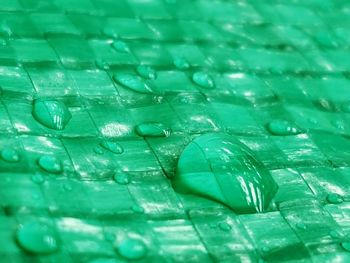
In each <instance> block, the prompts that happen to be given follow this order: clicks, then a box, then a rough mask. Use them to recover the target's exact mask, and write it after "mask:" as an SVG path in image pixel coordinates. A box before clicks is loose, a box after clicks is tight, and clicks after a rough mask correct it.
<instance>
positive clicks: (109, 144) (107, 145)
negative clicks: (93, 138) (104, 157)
mask: <svg viewBox="0 0 350 263" xmlns="http://www.w3.org/2000/svg"><path fill="white" fill-rule="evenodd" d="M100 145H101V147H103V148H104V149H106V150H108V151H110V152H112V153H115V154H121V153H123V151H124V149H123V147H122V146H121V145H120V144H119V143H116V142H113V141H103V142H101V143H100Z"/></svg>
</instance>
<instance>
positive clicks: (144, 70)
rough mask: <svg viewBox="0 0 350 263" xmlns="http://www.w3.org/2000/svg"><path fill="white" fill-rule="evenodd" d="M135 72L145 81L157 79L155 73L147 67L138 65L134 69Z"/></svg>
mask: <svg viewBox="0 0 350 263" xmlns="http://www.w3.org/2000/svg"><path fill="white" fill-rule="evenodd" d="M136 72H137V73H138V74H139V75H140V76H141V77H143V78H145V79H152V80H154V79H156V78H157V72H156V71H155V70H154V69H153V68H151V67H150V66H147V65H139V66H138V67H137V68H136Z"/></svg>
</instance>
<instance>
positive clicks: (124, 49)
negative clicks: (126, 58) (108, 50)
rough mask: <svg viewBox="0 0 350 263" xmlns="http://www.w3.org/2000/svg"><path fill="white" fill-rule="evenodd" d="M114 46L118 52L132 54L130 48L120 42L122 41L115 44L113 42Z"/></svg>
mask: <svg viewBox="0 0 350 263" xmlns="http://www.w3.org/2000/svg"><path fill="white" fill-rule="evenodd" d="M112 46H113V48H114V49H115V50H117V51H118V52H121V53H129V52H130V48H129V46H128V45H127V44H126V43H125V42H124V41H120V40H118V41H115V42H113V44H112Z"/></svg>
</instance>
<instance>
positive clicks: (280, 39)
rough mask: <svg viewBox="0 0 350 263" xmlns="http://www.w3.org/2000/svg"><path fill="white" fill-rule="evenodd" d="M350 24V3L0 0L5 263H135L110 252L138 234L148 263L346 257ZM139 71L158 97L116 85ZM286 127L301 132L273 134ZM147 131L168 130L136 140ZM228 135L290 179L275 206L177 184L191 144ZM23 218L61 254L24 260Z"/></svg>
mask: <svg viewBox="0 0 350 263" xmlns="http://www.w3.org/2000/svg"><path fill="white" fill-rule="evenodd" d="M349 24H350V4H349V2H348V1H344V0H339V1H331V0H319V1H317V0H307V1H305V0H304V1H302V0H295V1H287V0H273V1H266V2H264V1H253V0H242V1H226V0H195V1H188V0H50V1H49V0H1V3H0V36H1V37H0V42H1V45H0V86H1V98H0V100H1V104H0V116H1V117H0V124H1V125H0V133H1V136H0V148H1V149H0V150H2V151H3V152H2V153H3V154H2V155H3V156H2V157H3V158H2V159H0V207H1V210H0V256H1V260H0V261H1V262H67V263H68V262H95V263H97V262H104V263H105V262H108V263H114V262H125V261H127V259H125V258H123V257H122V256H121V255H120V253H118V252H117V251H116V249H115V243H118V242H120V240H122V239H123V238H125V237H127V236H136V237H137V238H138V239H140V240H142V242H143V243H144V244H145V246H146V247H147V254H146V255H145V256H144V257H142V258H141V259H140V262H287V261H288V262H349V261H350V252H348V251H347V250H350V244H349V243H347V242H350V240H349V237H348V234H350V206H349V204H348V201H349V200H350V170H349V165H350V151H349V149H350V140H349V138H350V137H349V136H350V114H349V112H350V93H349V92H348V91H349V85H350V80H349V76H350V75H349V72H350V71H349V69H350V53H349V46H350V29H349V26H348V25H349ZM140 64H142V65H148V66H151V67H152V68H153V69H154V70H155V72H156V73H155V74H156V77H155V78H153V77H151V78H150V79H147V80H145V83H146V85H147V86H148V87H149V88H150V90H151V91H150V92H141V93H140V92H135V91H134V90H132V89H128V88H126V87H125V86H123V85H121V84H120V83H119V82H118V81H116V74H121V73H127V74H131V75H132V76H138V74H140V73H138V71H137V68H138V66H139V65H140ZM195 72H206V73H208V74H209V75H210V77H211V78H212V80H213V82H214V83H215V87H214V88H213V89H207V88H205V87H203V86H200V85H196V83H194V81H193V79H192V76H193V74H194V73H195ZM37 99H54V100H57V101H59V102H62V103H63V104H64V105H66V106H67V108H68V109H69V111H70V113H71V119H70V120H69V122H68V123H67V125H66V127H65V128H64V129H61V130H54V129H50V128H47V127H45V126H44V125H42V124H41V123H40V122H38V121H37V120H36V119H35V118H34V117H33V115H32V111H33V103H34V101H35V100H37ZM279 119H282V120H286V121H289V122H290V123H295V125H296V126H298V127H299V128H300V129H302V130H303V132H302V133H299V134H294V135H289V136H276V135H273V134H271V132H270V131H269V130H268V129H267V128H266V127H267V126H266V125H267V124H268V123H270V122H271V121H274V120H279ZM145 122H157V123H161V124H163V125H164V126H166V127H168V128H170V129H171V135H170V136H168V137H141V136H139V135H138V134H137V133H135V126H137V125H139V124H141V123H145ZM219 131H220V132H225V133H228V134H231V135H233V136H234V137H236V138H238V139H239V140H240V141H241V142H242V143H244V144H245V145H247V146H248V147H249V148H250V149H251V150H252V151H253V152H254V154H255V156H256V157H257V158H258V159H259V160H260V161H261V162H262V163H263V164H264V165H265V166H266V167H267V168H268V170H270V172H271V174H272V176H273V178H274V180H275V181H276V182H277V184H278V185H279V190H278V193H277V195H276V196H275V198H274V201H273V203H272V204H271V206H270V207H269V209H268V211H266V212H265V213H256V214H242V215H237V214H235V213H234V212H233V211H232V210H230V209H228V208H226V207H225V206H223V205H221V204H218V203H216V202H213V201H210V200H207V199H204V198H200V197H196V196H190V195H188V196H184V195H180V194H177V193H176V192H175V191H174V190H173V188H172V187H171V184H170V181H169V179H168V178H170V177H172V176H173V175H174V172H175V170H176V165H177V160H178V158H179V156H180V154H181V152H182V150H183V149H184V147H185V146H186V145H187V144H188V143H189V142H190V141H191V140H192V139H193V138H194V137H196V136H198V135H200V134H204V133H207V132H219ZM106 138H109V139H113V140H114V141H117V142H118V143H119V145H120V146H121V147H122V149H123V153H121V154H115V153H113V152H110V151H108V150H106V149H105V148H103V147H100V143H101V141H103V140H105V139H106ZM6 149H12V150H14V151H15V152H17V153H18V156H19V160H18V161H17V162H11V161H8V160H6V156H4V155H5V154H4V150H6ZM43 155H45V156H46V155H48V156H54V157H55V158H57V159H58V160H60V162H61V164H62V172H60V173H52V172H50V171H47V170H45V169H43V167H40V165H39V162H38V160H39V159H40V157H42V156H43ZM115 174H122V175H124V176H126V177H127V178H129V180H130V182H129V183H118V182H116V181H118V180H115V179H114V176H115ZM28 221H40V222H45V224H48V225H51V226H52V227H53V228H54V229H55V231H56V232H57V236H58V238H57V239H58V242H59V250H58V251H56V252H55V253H52V254H50V255H40V254H30V253H27V252H24V251H23V249H22V248H21V247H20V246H19V245H18V242H16V239H15V238H14V236H15V233H16V231H17V229H18V227H19V226H20V225H22V224H25V223H26V222H28Z"/></svg>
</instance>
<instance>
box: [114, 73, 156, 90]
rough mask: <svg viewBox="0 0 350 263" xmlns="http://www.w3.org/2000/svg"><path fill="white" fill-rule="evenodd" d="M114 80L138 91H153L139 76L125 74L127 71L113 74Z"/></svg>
mask: <svg viewBox="0 0 350 263" xmlns="http://www.w3.org/2000/svg"><path fill="white" fill-rule="evenodd" d="M113 78H114V80H115V81H116V82H117V83H119V84H120V85H122V86H124V87H125V88H128V89H131V90H133V91H136V92H139V93H145V94H147V93H153V90H152V89H151V87H150V86H149V85H148V84H147V83H145V82H144V81H143V80H141V79H140V78H139V77H137V76H135V75H132V74H127V73H118V74H116V75H114V77H113Z"/></svg>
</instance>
